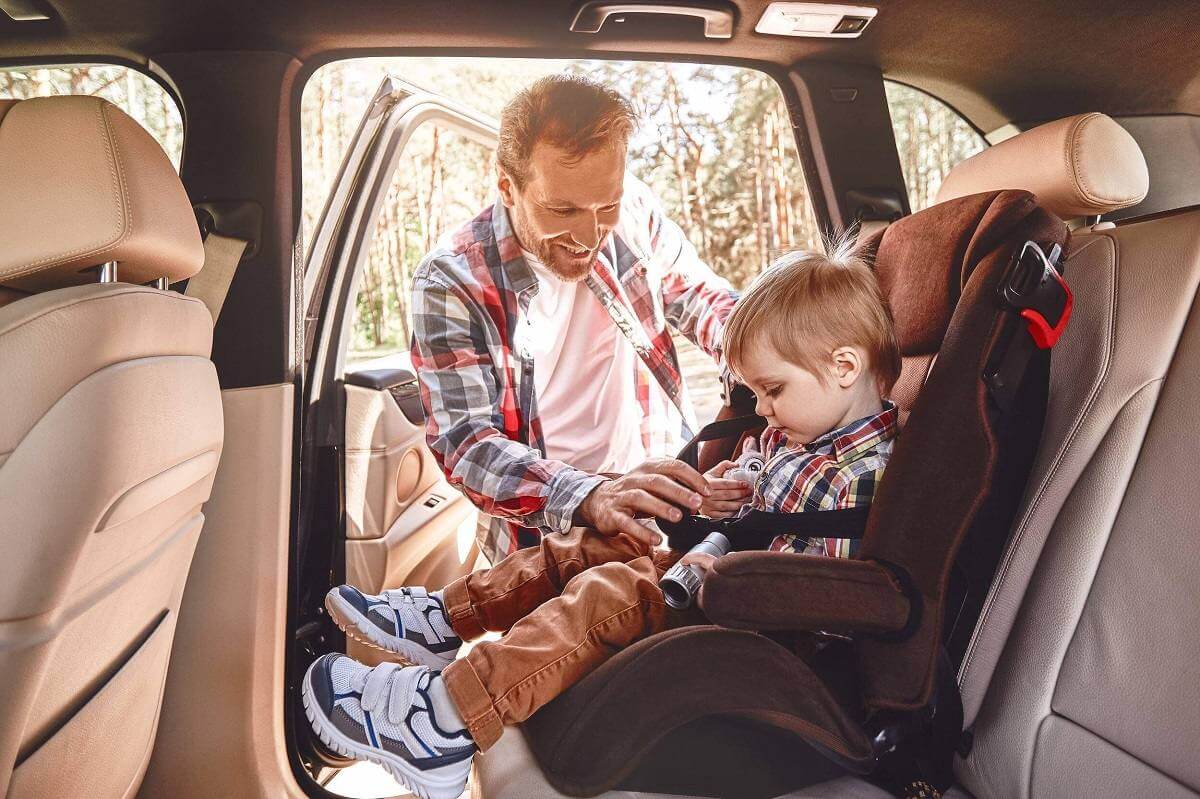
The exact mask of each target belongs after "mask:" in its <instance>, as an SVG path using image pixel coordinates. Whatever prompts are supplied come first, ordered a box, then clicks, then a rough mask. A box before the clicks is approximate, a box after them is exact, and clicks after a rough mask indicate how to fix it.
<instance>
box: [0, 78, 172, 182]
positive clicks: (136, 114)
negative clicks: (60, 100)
mask: <svg viewBox="0 0 1200 799" xmlns="http://www.w3.org/2000/svg"><path fill="white" fill-rule="evenodd" d="M62 94H88V95H96V96H98V97H103V98H104V99H105V100H108V101H109V102H111V103H112V104H113V105H115V106H117V107H118V108H120V109H121V110H122V111H124V112H125V113H127V114H129V116H131V117H133V118H134V119H136V120H137V121H138V123H140V124H141V125H142V127H144V128H146V130H148V131H150V134H151V135H152V136H154V138H155V139H157V140H158V143H159V144H160V145H162V148H163V150H165V151H166V153H167V157H168V158H170V159H171V163H172V164H173V165H174V166H175V170H176V171H179V161H180V158H181V157H182V155H183V116H182V115H181V114H180V113H179V106H178V105H176V103H175V100H174V98H172V97H171V95H169V94H168V93H167V91H166V89H164V88H163V87H162V86H160V85H159V84H158V83H156V82H155V81H154V79H152V78H151V77H149V76H148V75H145V74H143V73H141V72H138V71H137V70H136V69H131V68H129V67H123V66H119V65H116V64H55V65H39V66H27V67H21V66H17V67H0V99H3V100H27V99H29V98H31V97H53V96H55V95H62Z"/></svg>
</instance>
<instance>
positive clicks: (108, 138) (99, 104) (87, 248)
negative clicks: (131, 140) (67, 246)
mask: <svg viewBox="0 0 1200 799" xmlns="http://www.w3.org/2000/svg"><path fill="white" fill-rule="evenodd" d="M96 116H97V118H98V119H99V122H100V129H101V133H102V134H103V136H104V141H105V147H104V156H105V160H106V161H107V162H108V171H109V175H110V176H111V177H112V179H113V186H112V188H113V190H114V194H115V195H116V196H115V197H114V199H115V200H116V202H117V205H118V206H121V207H123V206H124V205H125V203H124V202H122V197H121V195H120V192H119V191H117V186H118V184H120V185H122V186H123V185H124V180H123V179H122V178H121V176H120V175H119V174H118V171H119V170H118V166H117V164H116V163H115V162H114V153H113V150H115V144H114V142H113V137H112V133H111V129H110V127H109V125H108V118H107V116H106V115H105V113H104V102H103V101H101V100H97V101H96ZM117 215H118V216H123V217H126V219H125V221H126V223H127V222H128V220H127V216H128V212H127V211H126V212H125V213H124V214H122V211H121V208H120V207H119V208H118V212H117ZM117 231H118V233H117V237H116V238H115V239H110V240H109V241H108V242H107V243H105V242H103V241H101V242H97V243H95V244H86V245H84V246H82V247H79V248H76V249H74V250H69V251H67V252H63V253H59V254H57V255H51V256H47V257H45V258H41V259H39V260H37V261H34V262H33V263H30V264H26V265H25V266H24V267H23V268H20V269H15V270H13V271H10V272H0V280H4V281H9V280H12V279H14V278H19V277H24V276H26V275H29V274H32V273H33V272H37V271H39V269H40V268H41V267H43V266H45V265H46V264H48V263H53V262H54V261H67V260H71V259H73V258H76V257H79V256H83V255H89V254H91V253H97V252H103V251H104V250H106V249H110V248H112V247H114V246H116V245H117V244H118V243H120V242H121V241H123V240H124V238H125V237H126V235H127V234H128V232H129V231H128V224H126V229H125V230H124V231H121V228H120V227H119V226H118V228H117Z"/></svg>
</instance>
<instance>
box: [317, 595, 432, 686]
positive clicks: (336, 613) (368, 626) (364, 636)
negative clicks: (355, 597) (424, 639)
mask: <svg viewBox="0 0 1200 799" xmlns="http://www.w3.org/2000/svg"><path fill="white" fill-rule="evenodd" d="M325 609H326V610H327V611H329V618H331V619H333V623H334V624H336V625H337V626H338V629H340V630H341V631H342V632H344V633H345V634H346V635H348V636H350V637H351V638H353V639H354V640H355V641H358V642H359V643H360V644H366V645H367V646H369V647H373V648H374V649H379V650H382V651H384V652H387V653H388V654H389V655H393V656H394V657H395V659H396V660H397V661H399V662H400V663H403V664H404V665H406V666H428V667H429V668H431V669H444V668H446V667H447V666H449V665H450V664H451V663H453V662H454V656H453V655H451V656H450V657H442V656H441V655H439V654H437V653H436V652H430V651H429V650H428V649H426V648H425V647H423V646H421V645H420V644H415V643H413V642H412V641H409V640H408V639H407V638H398V637H396V636H394V635H388V634H387V633H386V632H384V631H383V630H381V629H379V628H378V627H376V626H375V625H374V624H372V623H371V620H370V619H368V618H366V617H365V616H363V614H362V613H360V612H359V611H358V608H356V607H354V606H353V605H351V604H350V603H349V602H347V601H346V600H345V599H343V598H342V595H341V594H340V593H338V592H337V591H336V590H333V591H330V592H329V593H328V594H326V595H325Z"/></svg>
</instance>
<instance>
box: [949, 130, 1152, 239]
mask: <svg viewBox="0 0 1200 799" xmlns="http://www.w3.org/2000/svg"><path fill="white" fill-rule="evenodd" d="M1149 181H1150V178H1149V172H1148V171H1147V169H1146V159H1145V158H1143V157H1142V151H1141V149H1140V148H1139V147H1138V146H1137V142H1135V141H1134V140H1133V137H1132V136H1130V135H1129V134H1128V133H1127V132H1126V131H1125V129H1124V128H1122V127H1121V126H1120V125H1118V124H1117V123H1116V122H1114V121H1113V120H1112V119H1111V118H1110V117H1107V116H1105V115H1104V114H1095V113H1092V114H1079V115H1077V116H1073V117H1066V118H1065V119H1059V120H1055V121H1054V122H1047V123H1046V124H1045V125H1040V126H1038V127H1036V128H1033V129H1032V130H1028V131H1025V132H1024V133H1021V134H1020V135H1018V136H1014V137H1013V138H1011V139H1008V140H1006V141H1002V142H1000V143H999V144H996V145H993V146H992V147H988V148H986V149H985V150H983V151H982V152H980V153H977V154H975V155H973V156H971V157H970V158H968V159H966V160H965V161H961V162H959V163H958V164H957V165H956V166H955V167H954V168H953V169H951V170H950V174H948V175H947V176H946V179H945V181H943V183H942V186H941V188H940V189H939V190H938V195H937V202H939V203H942V202H946V201H947V200H953V199H955V198H956V197H965V196H966V195H968V194H976V193H978V192H983V191H995V190H997V189H1024V190H1025V191H1031V192H1033V193H1034V194H1036V195H1037V198H1038V202H1039V203H1040V204H1041V205H1042V207H1043V208H1046V209H1047V210H1049V211H1050V212H1052V213H1054V214H1056V215H1058V216H1059V217H1061V218H1063V219H1075V218H1077V217H1082V216H1095V215H1099V214H1104V213H1107V212H1109V211H1115V210H1117V209H1119V208H1125V207H1127V206H1130V205H1135V204H1137V203H1139V202H1141V201H1142V199H1143V198H1144V197H1145V196H1146V192H1147V190H1148V189H1149V185H1150V182H1149Z"/></svg>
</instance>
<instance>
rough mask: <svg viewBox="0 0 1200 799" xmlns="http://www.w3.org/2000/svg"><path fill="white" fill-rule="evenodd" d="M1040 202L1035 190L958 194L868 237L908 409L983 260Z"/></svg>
mask: <svg viewBox="0 0 1200 799" xmlns="http://www.w3.org/2000/svg"><path fill="white" fill-rule="evenodd" d="M1037 205H1038V203H1037V201H1036V200H1035V199H1034V197H1033V195H1031V194H1030V193H1029V192H1027V191H991V192H983V193H979V194H972V195H970V196H967V197H958V198H956V199H953V200H950V201H948V202H943V203H938V204H936V205H934V206H931V207H930V208H926V209H925V210H924V211H920V212H918V213H915V214H912V215H911V216H906V217H904V218H902V219H900V220H898V221H896V222H894V223H893V224H891V225H890V226H888V227H887V228H886V229H885V230H883V231H880V232H879V233H876V234H875V235H874V236H873V237H872V238H871V239H870V240H869V241H868V242H867V243H866V247H867V249H868V250H872V251H873V252H874V269H875V276H876V277H877V278H878V280H879V288H880V291H881V292H882V293H883V296H884V297H885V298H887V301H888V304H889V306H890V307H891V310H892V317H893V319H894V320H895V328H896V342H897V343H898V344H899V345H900V355H901V370H900V378H899V380H897V382H896V385H895V386H894V387H893V389H892V399H893V400H894V401H895V402H896V403H897V404H898V405H899V406H900V410H901V413H902V414H907V412H908V410H909V408H910V407H911V406H912V404H913V402H914V401H915V400H916V398H917V395H918V394H919V393H920V391H921V387H922V386H923V385H924V383H925V378H926V376H927V375H928V373H929V370H930V368H931V367H932V365H933V359H934V358H935V357H936V356H937V354H938V351H939V350H940V349H941V347H942V341H943V340H944V339H945V337H946V331H947V329H948V328H949V326H950V320H951V317H953V315H954V309H955V307H956V306H957V305H958V301H959V297H960V296H961V295H962V291H963V287H964V286H965V285H966V284H967V280H968V279H969V278H970V277H971V274H972V272H973V271H974V269H975V267H976V266H977V265H978V262H979V259H980V258H982V257H983V255H985V254H987V253H989V252H991V251H992V250H993V249H994V248H995V247H996V246H997V245H998V243H999V242H1001V241H1003V239H1004V237H1005V236H1007V235H1010V234H1011V231H1012V229H1013V226H1014V225H1017V224H1019V223H1020V222H1021V221H1022V220H1023V219H1025V218H1026V217H1027V216H1028V215H1029V214H1030V213H1031V211H1032V209H1034V208H1036V206H1037ZM1014 246H1015V245H1014Z"/></svg>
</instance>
